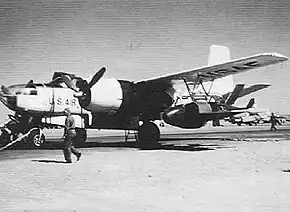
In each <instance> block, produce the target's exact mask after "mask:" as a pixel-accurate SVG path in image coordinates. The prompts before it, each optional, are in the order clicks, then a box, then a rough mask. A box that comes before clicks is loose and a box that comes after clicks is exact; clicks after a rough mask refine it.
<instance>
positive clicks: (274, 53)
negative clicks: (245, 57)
mask: <svg viewBox="0 0 290 212" xmlns="http://www.w3.org/2000/svg"><path fill="white" fill-rule="evenodd" d="M263 55H266V56H272V57H276V58H279V59H280V60H281V61H286V60H289V58H288V57H286V56H285V55H283V54H280V53H277V52H271V53H265V54H263Z"/></svg>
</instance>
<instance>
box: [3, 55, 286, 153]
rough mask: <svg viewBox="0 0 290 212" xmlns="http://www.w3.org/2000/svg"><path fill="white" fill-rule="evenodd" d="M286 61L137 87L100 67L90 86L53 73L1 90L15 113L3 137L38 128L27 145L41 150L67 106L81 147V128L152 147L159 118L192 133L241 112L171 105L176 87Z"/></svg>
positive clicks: (205, 104)
mask: <svg viewBox="0 0 290 212" xmlns="http://www.w3.org/2000/svg"><path fill="white" fill-rule="evenodd" d="M287 59H288V58H287V57H285V56H283V55H281V54H278V53H263V54H258V55H253V56H250V57H244V58H240V59H235V60H230V61H226V62H220V63H217V64H214V65H209V66H205V67H201V68H196V69H192V70H187V71H182V72H179V73H175V74H169V75H166V76H160V77H155V78H151V79H146V80H141V81H136V82H132V81H126V80H118V79H115V78H111V79H106V78H103V75H104V73H105V71H106V68H105V67H103V68H101V69H100V70H99V71H98V72H97V73H96V74H95V75H94V76H93V77H92V79H91V80H90V81H87V80H85V79H84V78H82V77H79V76H75V75H74V74H70V73H65V72H55V73H54V75H53V78H52V81H50V82H48V83H34V82H33V81H30V82H29V83H27V84H20V85H12V86H9V87H5V86H2V87H1V93H0V100H1V102H2V103H3V104H4V105H6V106H7V107H8V108H9V109H11V110H12V111H15V115H10V119H11V120H10V121H9V122H8V123H6V125H5V126H6V127H2V132H5V133H4V134H5V135H6V137H7V138H9V139H12V137H15V136H18V134H19V133H25V132H27V131H29V130H31V129H32V128H37V129H38V131H37V132H38V133H32V136H31V137H30V140H31V141H32V143H33V144H34V145H36V146H40V145H41V144H42V142H43V141H44V135H43V133H42V130H41V129H43V128H44V127H53V126H63V124H64V114H63V111H64V109H65V108H67V107H69V108H70V110H71V112H72V114H73V115H74V116H75V117H76V121H77V123H79V124H78V126H77V129H76V130H77V140H78V141H80V142H84V141H85V140H86V129H120V130H135V131H137V132H138V136H137V137H138V144H139V147H140V148H144V149H147V148H152V147H153V146H155V145H156V143H157V142H158V141H159V138H160V131H159V128H158V126H156V124H154V122H153V121H154V120H160V118H161V115H160V114H162V119H163V120H164V121H165V122H166V123H167V124H170V125H173V126H178V127H180V128H190V129H194V128H200V127H202V126H204V125H205V124H206V123H207V122H208V121H210V120H215V119H221V118H225V117H227V116H231V115H233V114H237V113H240V111H237V110H231V109H227V108H222V107H220V105H219V104H218V103H217V102H211V101H207V100H206V101H204V100H203V101H200V100H196V99H195V97H194V95H191V97H192V101H191V102H189V103H186V104H179V105H175V104H174V100H175V99H174V98H175V96H174V94H175V93H176V90H175V85H177V84H184V85H185V86H186V87H189V86H188V85H189V84H194V85H195V86H194V87H198V86H199V85H200V86H203V84H204V83H206V82H211V81H214V80H216V79H220V78H224V77H226V76H229V75H233V74H238V73H242V72H245V71H249V70H253V69H256V68H260V67H264V66H268V65H273V64H276V63H280V62H283V61H286V60H287ZM189 93H190V94H192V91H189ZM61 119H62V121H61V123H60V122H59V120H61ZM57 120H58V121H57ZM4 128H5V129H4Z"/></svg>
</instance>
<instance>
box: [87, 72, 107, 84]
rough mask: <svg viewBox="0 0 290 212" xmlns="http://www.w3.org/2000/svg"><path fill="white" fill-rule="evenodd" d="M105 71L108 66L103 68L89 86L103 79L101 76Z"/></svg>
mask: <svg viewBox="0 0 290 212" xmlns="http://www.w3.org/2000/svg"><path fill="white" fill-rule="evenodd" d="M105 72H106V68H105V67H103V68H101V69H100V70H99V71H98V72H97V73H96V74H95V75H94V76H93V78H92V79H91V81H90V83H89V88H91V87H93V85H94V84H96V83H97V82H98V81H99V80H100V79H101V77H102V76H103V75H104V73H105Z"/></svg>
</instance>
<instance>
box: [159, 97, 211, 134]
mask: <svg viewBox="0 0 290 212" xmlns="http://www.w3.org/2000/svg"><path fill="white" fill-rule="evenodd" d="M210 112H212V108H211V106H210V105H209V104H208V103H206V102H198V103H196V102H191V103H189V104H185V105H177V106H174V107H170V108H168V109H167V110H165V112H164V113H163V115H162V118H163V120H164V121H165V122H166V123H167V124H170V125H173V126H177V127H180V128H189V129H193V128H200V127H202V126H204V125H205V124H206V122H207V120H206V117H205V116H204V115H203V114H205V113H210Z"/></svg>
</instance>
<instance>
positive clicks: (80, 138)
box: [74, 128, 87, 147]
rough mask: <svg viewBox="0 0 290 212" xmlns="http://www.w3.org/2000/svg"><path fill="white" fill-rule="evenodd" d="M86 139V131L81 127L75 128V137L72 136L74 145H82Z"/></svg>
mask: <svg viewBox="0 0 290 212" xmlns="http://www.w3.org/2000/svg"><path fill="white" fill-rule="evenodd" d="M86 140H87V131H86V130H85V129H83V128H76V137H75V138H74V145H75V146H76V147H81V146H84V145H85V143H86Z"/></svg>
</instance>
